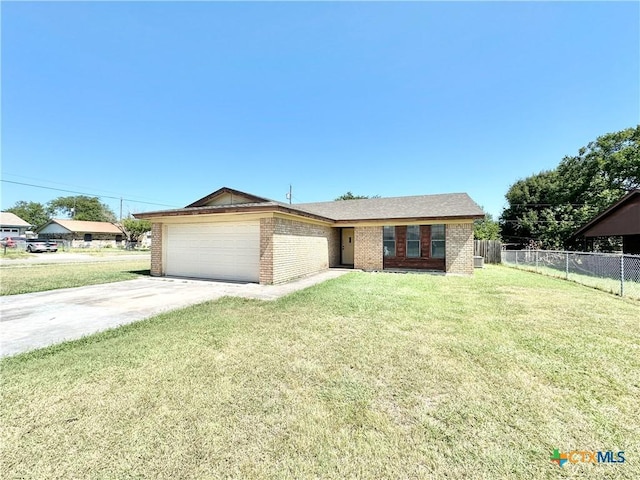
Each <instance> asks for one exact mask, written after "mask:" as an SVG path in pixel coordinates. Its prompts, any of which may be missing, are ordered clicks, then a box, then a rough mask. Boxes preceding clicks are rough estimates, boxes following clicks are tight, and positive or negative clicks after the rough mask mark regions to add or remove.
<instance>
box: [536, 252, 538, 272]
mask: <svg viewBox="0 0 640 480" xmlns="http://www.w3.org/2000/svg"><path fill="white" fill-rule="evenodd" d="M537 271H538V250H536V272H537Z"/></svg>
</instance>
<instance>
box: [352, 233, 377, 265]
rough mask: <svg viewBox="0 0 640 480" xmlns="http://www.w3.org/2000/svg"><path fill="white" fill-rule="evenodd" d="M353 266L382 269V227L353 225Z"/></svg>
mask: <svg viewBox="0 0 640 480" xmlns="http://www.w3.org/2000/svg"><path fill="white" fill-rule="evenodd" d="M354 237H355V238H354V242H355V244H354V253H353V268H358V269H361V270H382V268H383V265H382V262H383V255H382V227H355V231H354Z"/></svg>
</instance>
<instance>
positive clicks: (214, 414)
mask: <svg viewBox="0 0 640 480" xmlns="http://www.w3.org/2000/svg"><path fill="white" fill-rule="evenodd" d="M639 313H640V304H639V303H638V302H637V301H632V300H628V299H621V298H618V297H615V296H613V295H609V294H607V293H604V292H600V291H597V290H593V289H590V288H586V287H583V286H580V285H576V284H574V283H570V282H565V281H562V280H558V279H553V278H548V277H544V276H541V275H536V274H533V273H528V272H522V271H518V270H514V269H508V268H501V267H493V268H487V269H485V270H483V271H478V272H476V275H475V277H474V278H462V277H443V276H430V275H412V274H407V275H399V274H364V273H353V274H350V275H347V276H345V277H341V278H339V279H336V280H332V281H329V282H326V283H324V284H321V285H318V286H315V287H312V288H310V289H307V290H304V291H301V292H298V293H296V294H293V295H290V296H288V297H285V298H283V299H280V300H278V301H274V302H260V301H250V300H242V299H232V298H226V299H222V300H220V301H217V302H210V303H206V304H202V305H198V306H194V307H191V308H187V309H184V310H180V311H176V312H171V313H167V314H163V315H160V316H158V317H155V318H153V319H150V320H147V321H143V322H139V323H137V324H133V325H130V326H127V327H123V328H120V329H117V330H113V331H110V332H106V333H103V334H99V335H96V336H93V337H89V338H86V339H83V340H80V341H77V342H70V343H67V344H64V345H62V346H58V347H52V348H49V349H45V350H42V351H38V352H34V353H31V354H25V355H20V356H17V357H13V358H9V359H5V360H4V361H2V362H1V363H0V367H1V368H2V370H1V373H2V382H3V385H2V393H3V398H2V405H3V408H2V413H1V415H2V416H1V424H2V434H1V438H0V445H2V447H1V448H2V450H1V452H0V462H1V463H0V477H2V478H23V477H28V478H118V479H122V478H198V479H202V478H212V479H218V478H232V477H233V478H243V479H244V478H258V479H262V478H296V479H297V478H336V479H342V478H371V479H380V478H393V479H395V478H473V479H476V478H480V479H485V478H486V479H502V478H522V479H537V478H549V479H556V478H593V479H596V478H598V479H600V478H629V479H631V478H640V462H639V461H638V459H639V458H640V441H639V439H640V409H639V408H638V404H639V399H640V332H639V330H638V318H639ZM554 449H559V450H560V451H561V452H566V451H570V450H596V451H597V450H602V451H606V450H612V451H614V452H616V453H617V452H618V451H620V450H623V451H624V452H625V454H624V456H625V458H626V459H627V461H626V462H625V463H622V464H588V465H587V464H575V465H574V464H567V465H565V466H564V467H562V468H561V467H559V466H557V465H555V464H553V463H551V462H550V455H551V453H552V451H553V450H554Z"/></svg>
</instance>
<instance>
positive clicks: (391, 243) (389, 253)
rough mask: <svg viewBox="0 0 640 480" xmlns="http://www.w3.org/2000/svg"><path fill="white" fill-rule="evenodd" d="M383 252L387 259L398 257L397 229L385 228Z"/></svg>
mask: <svg viewBox="0 0 640 480" xmlns="http://www.w3.org/2000/svg"><path fill="white" fill-rule="evenodd" d="M378 238H379V237H378ZM382 243H383V247H382V248H383V252H384V256H385V257H395V256H396V227H383V234H382Z"/></svg>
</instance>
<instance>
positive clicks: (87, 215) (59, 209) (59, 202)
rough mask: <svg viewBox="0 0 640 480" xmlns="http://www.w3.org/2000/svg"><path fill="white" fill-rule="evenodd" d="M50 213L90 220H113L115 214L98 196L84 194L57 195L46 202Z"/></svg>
mask: <svg viewBox="0 0 640 480" xmlns="http://www.w3.org/2000/svg"><path fill="white" fill-rule="evenodd" d="M48 207H49V210H50V213H51V215H52V216H53V215H55V216H59V215H66V216H69V217H71V218H73V219H74V220H86V221H91V222H114V221H115V220H116V216H115V214H114V213H113V211H112V210H111V209H110V208H109V206H108V205H105V204H104V203H101V202H100V199H99V198H98V197H86V196H84V195H79V196H71V197H58V198H56V199H54V200H51V201H50V202H49V204H48Z"/></svg>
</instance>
